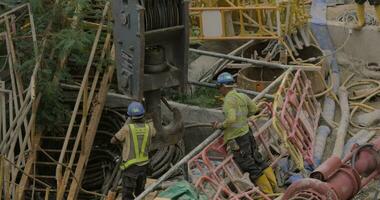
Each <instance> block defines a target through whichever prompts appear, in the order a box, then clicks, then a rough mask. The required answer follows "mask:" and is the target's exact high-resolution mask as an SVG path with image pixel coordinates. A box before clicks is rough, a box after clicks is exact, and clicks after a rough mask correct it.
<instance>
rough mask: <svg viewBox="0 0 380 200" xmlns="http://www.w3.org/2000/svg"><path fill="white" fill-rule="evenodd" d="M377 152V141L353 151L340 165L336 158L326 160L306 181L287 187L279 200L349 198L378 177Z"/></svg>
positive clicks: (379, 162) (339, 199) (379, 158)
mask: <svg viewBox="0 0 380 200" xmlns="http://www.w3.org/2000/svg"><path fill="white" fill-rule="evenodd" d="M379 150H380V138H379V139H377V140H375V141H374V142H373V143H371V144H366V145H362V146H358V147H356V148H355V149H354V150H353V151H352V153H350V154H349V155H347V156H346V157H345V158H344V159H343V161H341V160H340V159H339V158H338V157H336V156H333V157H331V158H329V159H328V160H326V162H324V163H323V164H322V165H320V166H319V167H318V168H317V169H316V171H314V172H313V173H312V174H311V175H310V178H307V179H303V180H301V181H298V182H296V183H295V184H293V185H291V186H290V187H289V188H288V190H287V191H286V192H285V194H284V197H283V200H288V199H292V200H301V199H305V198H304V196H303V195H304V194H305V193H307V194H308V195H309V197H310V198H311V199H312V198H320V199H329V200H348V199H351V198H353V197H354V196H355V195H356V194H357V193H358V192H359V191H360V189H361V188H363V187H364V186H366V185H367V184H368V183H369V182H370V181H372V180H374V179H376V178H378V177H379V176H380V154H379ZM348 161H351V162H348ZM343 163H346V164H343ZM348 163H350V165H348ZM361 177H365V178H361Z"/></svg>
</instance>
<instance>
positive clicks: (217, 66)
mask: <svg viewBox="0 0 380 200" xmlns="http://www.w3.org/2000/svg"><path fill="white" fill-rule="evenodd" d="M254 42H255V41H254V40H250V41H248V42H246V43H244V44H243V45H241V46H240V47H238V48H236V49H235V50H233V51H232V52H230V53H229V54H228V55H232V56H233V55H236V54H238V53H239V52H242V51H244V50H245V49H247V48H249V47H250V46H252V45H253V44H254ZM228 62H229V60H227V59H224V58H220V59H219V60H218V61H216V62H215V63H214V64H213V65H212V67H211V70H214V69H215V70H214V72H213V73H212V74H211V75H210V74H208V73H207V74H206V77H205V78H203V77H202V78H201V79H200V80H201V82H203V81H206V80H210V78H212V76H213V75H214V74H215V73H217V72H219V71H220V70H221V69H222V68H223V67H224V66H225V65H226V64H227V63H228Z"/></svg>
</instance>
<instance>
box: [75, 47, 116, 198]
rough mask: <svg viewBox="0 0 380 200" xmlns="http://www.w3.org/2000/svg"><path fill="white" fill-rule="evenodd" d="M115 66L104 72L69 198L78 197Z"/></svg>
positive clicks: (113, 48) (112, 52)
mask: <svg viewBox="0 0 380 200" xmlns="http://www.w3.org/2000/svg"><path fill="white" fill-rule="evenodd" d="M114 54H115V47H114V46H113V47H112V50H111V55H112V57H114ZM114 69H115V66H114V65H113V64H111V65H109V66H108V67H107V71H106V72H105V73H104V76H103V79H102V82H101V84H100V85H101V86H100V89H99V93H98V95H97V98H96V99H95V102H96V103H97V104H96V105H95V106H94V107H93V113H92V114H91V119H90V122H89V126H88V129H87V132H86V140H85V148H84V149H83V150H82V154H81V155H80V157H79V161H78V164H77V167H76V169H75V179H76V180H77V181H78V182H77V181H73V182H72V183H71V186H70V191H69V195H68V199H76V197H77V196H78V193H79V189H80V185H81V181H82V179H83V176H84V172H85V169H86V166H87V161H88V158H89V156H90V153H91V148H92V145H93V142H94V139H95V135H96V130H97V128H98V124H99V121H100V118H101V116H102V112H103V108H104V105H105V102H106V99H107V92H108V89H109V87H110V85H111V82H112V77H113V72H114Z"/></svg>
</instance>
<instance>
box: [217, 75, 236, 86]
mask: <svg viewBox="0 0 380 200" xmlns="http://www.w3.org/2000/svg"><path fill="white" fill-rule="evenodd" d="M216 82H217V83H218V85H231V84H233V83H234V82H235V80H234V77H232V75H231V74H230V73H228V72H223V73H221V74H219V76H218V79H217V80H216Z"/></svg>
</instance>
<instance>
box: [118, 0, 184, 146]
mask: <svg viewBox="0 0 380 200" xmlns="http://www.w3.org/2000/svg"><path fill="white" fill-rule="evenodd" d="M188 9H189V8H188V2H187V1H184V0H168V1H157V0H113V1H112V12H113V19H114V41H115V50H116V67H117V82H118V88H119V90H120V91H121V92H123V93H124V94H126V95H128V96H130V97H131V98H132V99H134V100H138V101H144V102H145V106H146V108H147V115H148V116H150V117H151V118H152V119H153V122H154V125H155V128H156V130H157V131H158V138H157V139H156V140H155V142H154V143H153V146H154V147H157V146H161V145H164V144H173V143H176V142H177V141H178V140H179V139H180V138H181V135H182V134H181V133H182V132H183V123H182V120H181V119H182V117H181V115H180V113H179V111H178V110H176V109H174V108H169V109H170V110H171V111H172V112H173V119H175V120H173V121H172V122H171V123H170V124H169V125H167V126H163V125H162V120H161V99H162V89H164V88H171V87H176V88H178V89H180V90H183V89H184V87H185V84H186V82H187V74H188V64H187V58H188V49H189V34H188V32H189V31H188ZM169 107H170V106H169Z"/></svg>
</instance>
